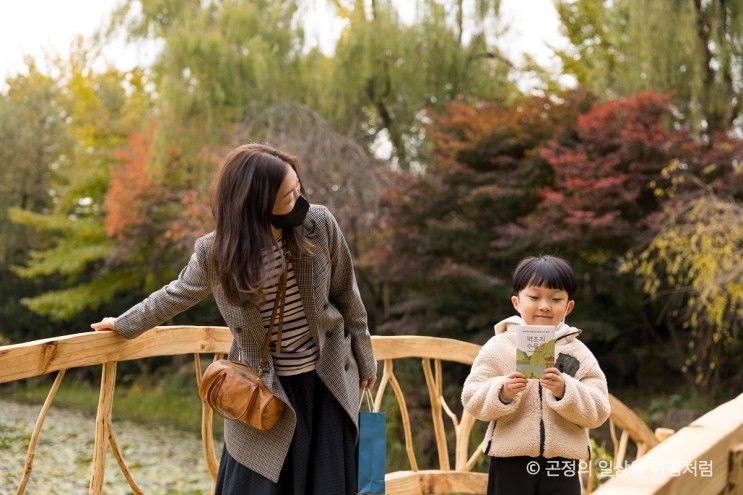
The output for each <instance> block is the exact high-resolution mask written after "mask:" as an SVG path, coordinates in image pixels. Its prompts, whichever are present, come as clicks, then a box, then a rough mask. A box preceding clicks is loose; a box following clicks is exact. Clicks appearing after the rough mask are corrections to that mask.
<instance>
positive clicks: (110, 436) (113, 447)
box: [106, 419, 144, 495]
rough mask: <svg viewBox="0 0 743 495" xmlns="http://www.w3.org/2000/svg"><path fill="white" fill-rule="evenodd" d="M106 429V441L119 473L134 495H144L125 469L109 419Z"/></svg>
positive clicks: (127, 469) (126, 468)
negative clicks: (109, 445) (119, 470)
mask: <svg viewBox="0 0 743 495" xmlns="http://www.w3.org/2000/svg"><path fill="white" fill-rule="evenodd" d="M106 429H107V430H108V441H109V443H110V444H111V452H113V455H114V458H115V459H116V463H117V464H118V465H119V469H121V473H122V474H123V475H124V478H126V482H127V483H129V487H130V488H131V489H132V491H133V492H134V494H135V495H144V492H143V491H142V489H141V488H140V487H139V485H137V482H136V481H134V477H132V473H130V472H129V468H128V467H126V463H125V462H124V456H123V455H121V449H119V444H118V442H116V436H114V428H113V425H112V424H111V420H110V419H109V421H108V423H107V426H106Z"/></svg>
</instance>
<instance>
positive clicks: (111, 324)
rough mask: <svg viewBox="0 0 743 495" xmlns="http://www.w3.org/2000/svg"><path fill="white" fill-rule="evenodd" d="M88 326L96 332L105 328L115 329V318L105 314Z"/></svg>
mask: <svg viewBox="0 0 743 495" xmlns="http://www.w3.org/2000/svg"><path fill="white" fill-rule="evenodd" d="M90 328H92V329H93V330H95V331H96V332H103V331H106V330H113V331H114V332H115V331H116V318H111V317H110V316H107V317H105V318H103V319H102V320H101V321H99V322H98V323H91V324H90Z"/></svg>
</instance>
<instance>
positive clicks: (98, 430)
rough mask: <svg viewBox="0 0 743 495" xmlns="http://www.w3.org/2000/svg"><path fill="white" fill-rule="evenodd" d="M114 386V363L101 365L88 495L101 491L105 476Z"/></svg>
mask: <svg viewBox="0 0 743 495" xmlns="http://www.w3.org/2000/svg"><path fill="white" fill-rule="evenodd" d="M115 385H116V361H109V362H106V363H103V366H102V371H101V392H100V395H99V396H98V412H97V413H96V418H95V446H94V447H93V467H92V472H91V475H90V486H89V488H88V494H89V495H99V494H100V493H101V490H102V489H103V478H104V477H105V474H106V441H107V440H108V427H109V424H110V423H111V409H112V407H113V400H114V386H115Z"/></svg>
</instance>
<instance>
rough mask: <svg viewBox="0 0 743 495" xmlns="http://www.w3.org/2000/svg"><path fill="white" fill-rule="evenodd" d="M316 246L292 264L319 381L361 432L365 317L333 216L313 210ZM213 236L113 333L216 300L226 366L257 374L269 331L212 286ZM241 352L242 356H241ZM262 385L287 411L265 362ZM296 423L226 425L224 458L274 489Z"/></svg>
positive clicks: (125, 333) (309, 231)
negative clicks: (224, 332)
mask: <svg viewBox="0 0 743 495" xmlns="http://www.w3.org/2000/svg"><path fill="white" fill-rule="evenodd" d="M303 228H304V232H305V235H306V236H307V237H308V238H309V239H310V240H311V241H312V242H313V243H314V244H315V246H316V253H315V254H314V255H312V256H309V255H306V254H305V255H302V256H301V257H298V256H296V255H295V256H294V258H293V259H292V266H293V268H294V273H295V277H296V280H297V285H298V287H299V292H300V295H301V297H302V302H303V303H304V308H305V312H306V314H307V322H308V324H309V328H310V331H311V333H312V336H313V338H314V339H315V342H316V344H317V346H318V349H319V350H320V356H319V359H318V362H317V368H316V371H317V374H318V376H319V377H320V378H321V379H322V381H323V382H324V383H325V385H326V386H327V387H328V389H329V390H330V391H331V393H332V394H333V395H334V396H335V398H336V399H337V400H338V402H339V403H340V404H341V405H342V406H343V408H344V409H345V411H346V412H347V413H348V415H349V416H350V418H351V419H352V420H353V422H354V424H356V426H357V431H358V423H357V420H358V408H359V393H360V391H359V378H361V379H365V378H370V377H373V376H376V371H377V363H376V361H375V359H374V356H373V354H372V348H371V338H370V335H369V329H368V325H367V318H366V310H365V309H364V305H363V303H362V301H361V296H360V295H359V290H358V287H357V285H356V278H355V275H354V271H353V264H352V261H351V254H350V252H349V249H348V245H347V244H346V240H345V238H344V237H343V234H342V233H341V230H340V227H339V226H338V223H337V222H336V220H335V218H334V217H333V215H332V214H331V213H330V211H329V210H328V209H327V208H326V207H325V206H321V205H312V206H311V207H310V210H309V212H308V213H307V217H306V219H305V222H304V225H303ZM213 238H214V233H210V234H207V235H205V236H204V237H201V238H199V239H198V240H197V241H196V245H195V248H194V253H193V255H192V256H191V259H190V261H189V263H188V266H186V267H185V268H184V269H183V270H182V271H181V273H180V275H178V279H176V280H173V281H172V282H170V283H169V284H168V285H166V286H164V287H163V288H161V289H160V290H158V291H156V292H154V293H152V294H151V295H150V296H149V297H147V298H146V299H145V300H143V301H142V302H140V303H139V304H137V305H135V306H133V307H132V308H130V309H129V310H127V311H126V312H125V313H123V314H122V315H121V316H119V317H118V318H117V319H116V323H115V327H116V331H117V332H118V333H119V334H120V335H121V336H122V337H125V338H128V339H133V338H135V337H137V336H138V335H140V334H142V333H143V332H145V331H146V330H147V329H150V328H152V327H155V326H157V325H160V324H162V323H163V322H165V321H167V320H169V319H170V318H172V317H173V316H175V315H176V314H178V313H181V312H183V311H185V310H186V309H188V308H190V307H191V306H193V305H195V304H196V303H198V302H200V301H202V300H203V299H205V298H206V297H207V296H208V295H209V294H213V296H214V299H215V301H216V303H217V306H218V307H219V311H220V312H221V314H222V317H223V318H224V320H225V322H226V324H227V326H228V327H229V328H230V330H231V331H232V335H233V337H234V341H233V343H232V348H231V350H230V354H229V358H230V359H234V360H237V359H238V356H239V355H241V356H242V358H243V360H244V361H247V362H248V364H250V365H251V366H253V367H254V368H257V367H258V363H259V361H260V354H261V345H262V343H263V339H264V337H265V332H266V330H265V329H264V327H263V323H262V321H261V317H260V312H259V310H258V308H257V307H250V308H243V307H240V306H235V305H233V304H231V303H230V302H229V301H227V298H226V297H225V295H224V292H223V290H222V288H221V286H220V283H219V281H218V279H217V275H216V271H215V269H214V266H213V263H212V262H210V260H211V256H210V249H211V245H212V241H213ZM240 350H241V351H242V353H241V354H240V353H239V351H240ZM269 365H270V366H269V371H268V372H267V373H266V374H265V375H264V383H265V384H266V385H267V386H268V387H269V388H270V389H271V390H272V391H273V392H274V393H275V394H276V395H278V396H279V397H280V398H282V399H283V400H284V401H285V402H286V403H287V404H288V402H289V401H288V399H287V396H286V394H285V392H284V390H283V389H282V387H281V383H280V382H279V380H278V379H277V378H276V374H275V372H274V368H273V362H272V360H271V357H270V355H269ZM295 424H296V415H295V413H294V410H293V409H291V408H289V409H288V410H287V412H286V413H285V414H284V416H283V417H282V419H281V421H280V422H279V423H278V424H277V425H276V426H275V427H274V428H273V429H271V430H268V431H259V430H256V429H253V428H251V427H249V426H247V425H245V424H243V423H240V422H238V421H231V420H225V427H224V437H225V443H226V445H227V450H228V451H229V453H230V454H231V455H232V457H234V458H235V459H236V460H237V461H238V462H240V463H241V464H243V465H245V466H247V467H249V468H250V469H252V470H253V471H255V472H257V473H259V474H261V475H262V476H265V477H266V478H269V479H271V480H273V481H274V482H276V481H277V480H278V478H279V473H280V471H281V466H282V465H283V463H284V459H285V457H286V454H287V452H288V450H289V444H290V442H291V439H292V436H293V434H294V427H295Z"/></svg>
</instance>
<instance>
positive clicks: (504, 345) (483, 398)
mask: <svg viewBox="0 0 743 495" xmlns="http://www.w3.org/2000/svg"><path fill="white" fill-rule="evenodd" d="M575 289H576V278H575V273H574V272H573V269H572V268H571V267H570V265H569V264H568V263H567V262H566V261H565V260H563V259H561V258H558V257H555V256H540V257H538V258H534V257H530V258H526V259H524V260H522V261H521V262H520V263H519V264H518V266H517V267H516V270H515V272H514V274H513V297H511V303H512V304H513V307H514V309H516V311H517V312H518V313H519V315H521V316H520V317H519V316H512V317H510V318H506V319H505V320H503V321H501V322H500V323H498V324H497V325H495V336H494V337H492V338H491V339H490V340H489V341H488V342H487V343H486V344H485V345H484V346H483V347H482V349H481V350H480V353H479V354H478V356H477V357H476V358H475V361H474V363H473V364H472V370H471V371H470V374H469V376H468V377H467V380H466V381H465V382H464V388H463V390H462V404H463V405H464V408H465V409H466V410H467V411H468V412H469V413H470V414H472V415H473V416H474V417H475V418H477V419H479V420H481V421H490V422H491V423H490V426H489V428H488V431H487V433H486V436H485V438H486V442H485V453H487V454H488V455H490V456H492V459H491V462H490V470H489V473H488V491H487V493H488V494H489V495H493V494H497V495H509V494H513V495H543V494H545V495H546V494H550V495H580V481H579V479H578V471H579V469H578V461H579V460H585V459H589V458H590V454H591V451H590V444H589V441H588V429H589V428H596V427H598V426H600V425H601V424H602V423H603V422H604V421H606V419H607V418H608V417H609V414H610V412H611V408H610V406H609V394H608V392H607V387H606V377H605V376H604V373H603V372H602V371H601V368H600V367H599V364H598V362H597V361H596V358H595V357H594V356H593V354H592V353H591V351H589V350H588V348H587V347H586V346H585V345H584V344H583V343H582V342H581V341H579V340H578V338H577V337H578V334H580V332H581V331H580V330H579V329H577V328H574V327H570V326H568V325H566V324H565V316H567V315H568V314H569V313H570V312H571V311H572V310H573V307H574V306H575V301H574V300H573V293H574V292H575ZM524 324H526V325H555V326H556V329H555V336H556V341H555V355H556V356H557V358H556V359H555V367H553V368H547V369H546V370H545V372H544V375H543V376H542V378H541V379H539V380H537V379H531V380H527V379H526V377H525V376H524V374H522V373H519V372H517V371H515V370H516V330H515V329H514V328H513V326H515V325H524Z"/></svg>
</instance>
